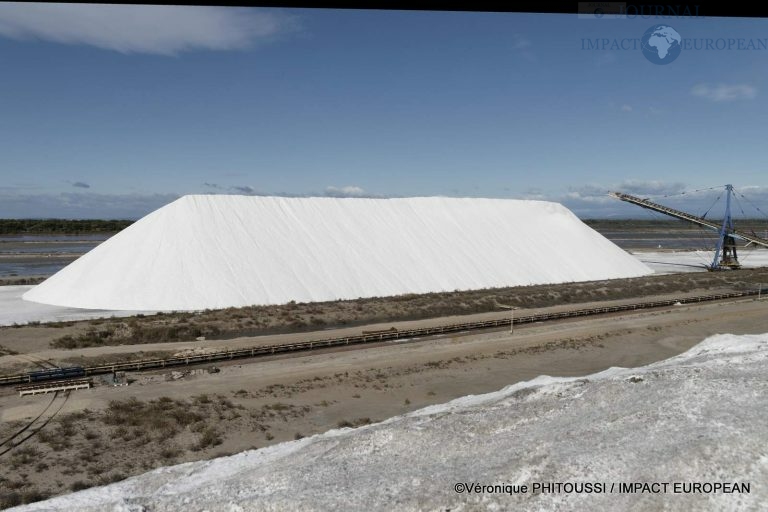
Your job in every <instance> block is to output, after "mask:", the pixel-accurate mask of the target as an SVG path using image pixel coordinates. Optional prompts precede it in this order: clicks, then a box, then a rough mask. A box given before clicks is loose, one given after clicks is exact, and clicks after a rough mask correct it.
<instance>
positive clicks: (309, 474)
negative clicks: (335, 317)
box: [20, 334, 768, 512]
mask: <svg viewBox="0 0 768 512" xmlns="http://www.w3.org/2000/svg"><path fill="white" fill-rule="evenodd" d="M767 371H768V334H761V335H754V336H733V335H717V336H714V337H711V338H709V339H707V340H705V341H703V342H702V343H700V344H699V345H697V346H695V347H693V348H692V349H690V350H689V351H688V352H686V353H685V354H682V355H680V356H677V357H673V358H671V359H668V360H666V361H661V362H659V363H655V364H651V365H649V366H646V367H642V368H634V369H620V368H612V369H610V370H606V371H604V372H601V373H598V374H594V375H590V376H587V377H586V378H551V377H539V378H537V379H534V380H532V381H530V382H522V383H518V384H515V385H512V386H508V387H507V388H505V389H503V390H502V391H499V392H496V393H490V394H487V395H480V396H469V397H464V398H461V399H458V400H454V401H453V402H449V403H447V404H443V405H437V406H432V407H428V408H425V409H422V410H419V411H416V412H414V413H411V414H409V415H405V416H400V417H397V418H393V419H390V420H387V421H385V422H383V423H379V424H375V425H370V426H367V427H362V428H359V429H356V430H350V429H343V430H334V431H331V432H328V433H326V434H322V435H317V436H314V437H311V438H306V439H302V440H299V441H295V442H290V443H282V444H279V445H276V446H273V447H270V448H265V449H262V450H258V451H248V452H243V453H240V454H238V455H234V456H231V457H223V458H220V459H215V460H212V461H201V462H193V463H188V464H181V465H178V466H172V467H167V468H160V469H158V470H155V471H152V472H150V473H146V474H144V475H141V476H138V477H134V478H131V479H128V480H125V481H123V482H119V483H117V484H113V485H110V486H106V487H102V488H94V489H89V490H85V491H81V492H79V493H75V494H71V495H67V496H62V497H59V498H54V499H52V500H49V501H46V502H41V503H36V504H32V505H28V506H26V507H23V508H21V509H20V510H25V511H53V510H56V511H64V510H72V511H83V512H87V511H107V510H115V511H117V510H120V511H128V510H131V511H134V510H135V511H139V510H142V511H143V510H152V511H153V512H166V511H176V510H209V511H219V510H222V511H224V510H226V511H231V510H237V511H251V510H260V511H261V510H367V511H377V510H447V509H450V510H457V511H460V510H592V511H615V510H643V511H645V510H648V511H651V510H653V511H657V510H685V511H689V510H739V511H749V510H755V511H757V510H765V508H764V505H765V503H768V485H766V482H768V380H766V378H765V375H766V372H767ZM457 482H479V483H482V484H488V485H492V484H518V485H522V484H527V485H532V484H533V483H534V482H571V483H575V482H581V483H583V482H601V483H605V484H606V488H608V489H609V488H610V485H611V483H617V482H641V483H653V482H685V483H691V482H700V483H701V482H729V483H733V482H739V483H749V484H750V486H751V488H750V491H751V492H750V494H741V495H739V494H722V493H718V494H674V493H673V492H671V491H672V490H673V487H671V486H670V488H669V490H670V493H669V494H647V493H646V494H610V493H600V494H564V493H560V494H557V493H548V494H540V493H539V494H535V495H533V494H531V493H527V494H524V495H515V496H509V495H506V494H503V493H502V494H482V495H478V494H457V493H456V492H454V485H455V484H456V483H457Z"/></svg>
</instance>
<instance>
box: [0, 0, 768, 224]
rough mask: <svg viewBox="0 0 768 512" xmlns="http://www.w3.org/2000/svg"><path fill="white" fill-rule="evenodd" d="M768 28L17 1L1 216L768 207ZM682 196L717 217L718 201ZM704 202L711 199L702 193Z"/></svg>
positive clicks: (1, 143) (606, 212)
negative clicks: (421, 206)
mask: <svg viewBox="0 0 768 512" xmlns="http://www.w3.org/2000/svg"><path fill="white" fill-rule="evenodd" d="M654 24H664V25H669V26H672V27H673V28H674V29H675V30H676V31H677V32H678V33H679V34H680V35H681V36H682V37H683V38H684V39H685V38H715V39H716V38H723V39H727V38H746V39H750V38H753V39H755V40H757V39H759V38H762V40H763V41H766V39H765V38H766V37H767V36H766V34H768V30H766V29H768V20H759V19H756V20H749V19H723V18H697V19H690V18H671V19H670V18H666V19H653V18H645V19H641V18H639V17H638V18H636V19H604V18H603V19H580V18H579V17H577V16H576V15H535V14H514V13H466V12H461V13H458V12H457V13H450V12H397V11H354V10H352V11H346V10H330V9H328V10H308V9H290V10H284V9H244V8H214V7H207V8H206V7H162V6H159V7H158V6H130V5H129V6H88V5H47V6H45V5H43V6H41V5H31V6H27V5H17V4H0V65H1V66H2V70H3V73H2V77H1V78H0V178H1V180H0V217H45V216H57V217H59V216H60V217H129V218H136V217H139V216H142V215H144V214H146V213H148V212H149V211H151V210H153V209H155V208H157V207H159V206H161V205H162V204H165V203H166V202H169V201H171V200H172V199H173V198H175V197H178V196H179V195H184V194H193V193H251V194H287V195H353V196H354V195H372V196H383V197H387V196H420V195H447V196H476V197H503V198H532V199H547V200H554V201H561V202H563V203H564V204H566V206H569V207H570V208H572V209H573V210H574V211H575V212H576V213H577V214H579V215H580V216H582V217H594V216H633V215H634V216H638V215H639V216H642V215H643V214H642V211H640V212H637V211H635V210H634V209H633V207H631V206H628V205H623V204H621V203H617V202H616V201H615V200H612V199H609V198H606V197H605V192H606V191H607V190H614V189H620V190H626V191H628V192H635V193H638V194H641V195H646V196H649V195H651V194H655V196H660V195H665V194H673V193H675V194H676V193H679V192H682V191H684V190H693V189H700V188H707V187H712V186H716V185H722V184H725V183H728V182H732V183H733V184H734V185H735V186H736V187H737V188H740V189H741V190H744V191H745V194H746V193H747V192H748V195H749V196H750V199H752V201H754V202H756V203H757V204H762V205H764V208H763V209H764V211H768V178H766V176H768V173H766V169H768V153H766V151H765V150H764V147H765V130H764V126H765V119H768V102H766V98H767V97H768V88H767V87H766V82H767V81H768V65H766V64H768V50H767V49H763V50H746V51H738V50H730V51H729V50H701V51H696V50H683V52H682V53H681V54H680V56H679V57H678V58H677V60H675V61H674V62H672V63H670V64H668V65H664V66H660V65H655V64H652V63H651V62H649V61H648V60H647V59H646V58H645V57H644V56H643V54H642V52H641V51H640V50H627V51H624V50H618V51H616V50H613V51H612V50H610V49H607V50H594V49H592V50H590V49H583V48H584V47H585V43H584V40H585V39H590V40H594V39H595V38H600V39H607V40H611V41H612V40H614V39H615V40H618V41H621V40H624V39H639V38H640V37H641V36H642V35H643V33H644V32H645V31H646V29H648V28H649V27H651V26H652V25H654ZM689 197H690V198H686V197H684V196H683V197H680V196H678V197H675V198H670V199H669V200H668V201H667V202H672V204H674V205H677V206H681V207H690V209H691V210H693V211H696V210H699V209H705V208H706V206H707V205H706V204H705V203H706V198H702V197H699V196H696V195H693V196H689ZM686 201H689V202H690V203H688V202H686Z"/></svg>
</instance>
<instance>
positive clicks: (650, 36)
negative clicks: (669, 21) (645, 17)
mask: <svg viewBox="0 0 768 512" xmlns="http://www.w3.org/2000/svg"><path fill="white" fill-rule="evenodd" d="M681 41H682V38H681V37H680V34H678V33H677V31H676V30H675V29H673V28H672V27H670V26H667V25H654V26H652V27H651V28H649V29H648V30H646V31H645V34H643V37H642V39H641V42H642V48H643V55H645V58H646V59H648V60H649V61H651V62H653V63H654V64H659V65H664V64H669V63H671V62H674V60H675V59H677V58H678V57H679V56H680V51H681V50H682V49H683V48H682V46H680V43H681Z"/></svg>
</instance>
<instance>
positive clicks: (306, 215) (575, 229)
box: [24, 195, 652, 310]
mask: <svg viewBox="0 0 768 512" xmlns="http://www.w3.org/2000/svg"><path fill="white" fill-rule="evenodd" d="M651 273H652V271H651V270H650V269H649V268H648V267H647V266H645V265H644V264H643V263H641V262H639V261H638V260H637V259H635V258H634V257H632V256H631V255H629V254H627V253H626V252H625V251H623V250H622V249H620V248H619V247H617V246H616V245H614V244H613V243H612V242H610V241H609V240H607V239H606V238H604V237H603V236H602V235H600V234H599V233H597V232H596V231H594V230H593V229H591V228H589V227H588V226H587V225H586V224H584V223H582V222H581V221H580V220H579V219H578V218H577V217H576V216H575V215H574V214H573V213H571V212H570V211H569V210H567V209H566V208H565V207H564V206H562V205H560V204H557V203H550V202H543V201H516V200H503V199H466V198H443V197H420V198H399V199H361V198H354V199H353V198H343V199H340V198H321V197H311V198H286V197H252V196H231V195H191V196H185V197H182V198H180V199H178V200H176V201H174V202H173V203H171V204H168V205H166V206H164V207H162V208H160V209H158V210H156V211H154V212H152V213H151V214H149V215H147V216H146V217H144V218H142V219H141V220H139V221H138V222H136V223H134V224H133V225H132V226H130V227H129V228H127V229H125V230H124V231H122V232H120V233H118V234H117V235H115V236H114V237H112V238H110V239H109V240H107V241H106V242H104V243H102V244H101V245H99V246H98V247H96V248H95V249H93V250H92V251H90V252H89V253H88V254H86V255H84V256H83V257H81V258H79V259H78V260H76V261H75V262H73V263H72V264H70V265H69V266H67V267H66V268H64V269H62V270H61V271H59V272H58V273H57V274H55V275H53V276H52V277H50V278H49V279H47V280H46V281H45V282H43V283H42V284H40V285H38V286H36V287H35V288H34V289H32V290H31V291H29V292H27V293H25V294H24V299H25V300H29V301H34V302H40V303H44V304H53V305H57V306H67V307H76V308H88V309H114V310H199V309H206V308H224V307H238V306H247V305H266V304H284V303H287V302H290V301H292V300H295V301H297V302H315V301H327V300H336V299H355V298H359V297H373V296H392V295H400V294H405V293H428V292H440V291H453V290H469V289H481V288H489V287H501V286H515V285H530V284H543V283H557V282H569V281H588V280H596V279H612V278H621V277H634V276H640V275H647V274H651Z"/></svg>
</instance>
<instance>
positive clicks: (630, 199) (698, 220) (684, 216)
mask: <svg viewBox="0 0 768 512" xmlns="http://www.w3.org/2000/svg"><path fill="white" fill-rule="evenodd" d="M608 195H610V196H612V197H615V198H616V199H620V200H622V201H626V202H627V203H632V204H634V205H637V206H640V207H642V208H647V209H648V210H652V211H655V212H659V213H663V214H664V215H669V216H670V217H674V218H676V219H680V220H685V221H688V222H691V223H693V224H697V225H699V226H703V227H705V228H709V229H714V230H715V231H718V232H719V231H720V230H721V226H719V225H718V224H717V223H716V222H712V221H710V220H707V219H705V218H703V217H697V216H696V215H691V214H690V213H685V212H682V211H680V210H675V209H674V208H670V207H668V206H664V205H661V204H658V203H654V202H652V201H649V200H647V199H642V198H640V197H636V196H633V195H630V194H624V193H622V192H609V193H608ZM727 231H728V233H727V234H728V235H729V236H732V237H734V238H740V239H742V240H746V241H747V242H750V243H753V244H755V245H760V246H762V247H768V240H766V239H765V238H760V237H759V236H755V235H750V234H747V233H744V232H743V231H739V230H738V229H728V230H727Z"/></svg>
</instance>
